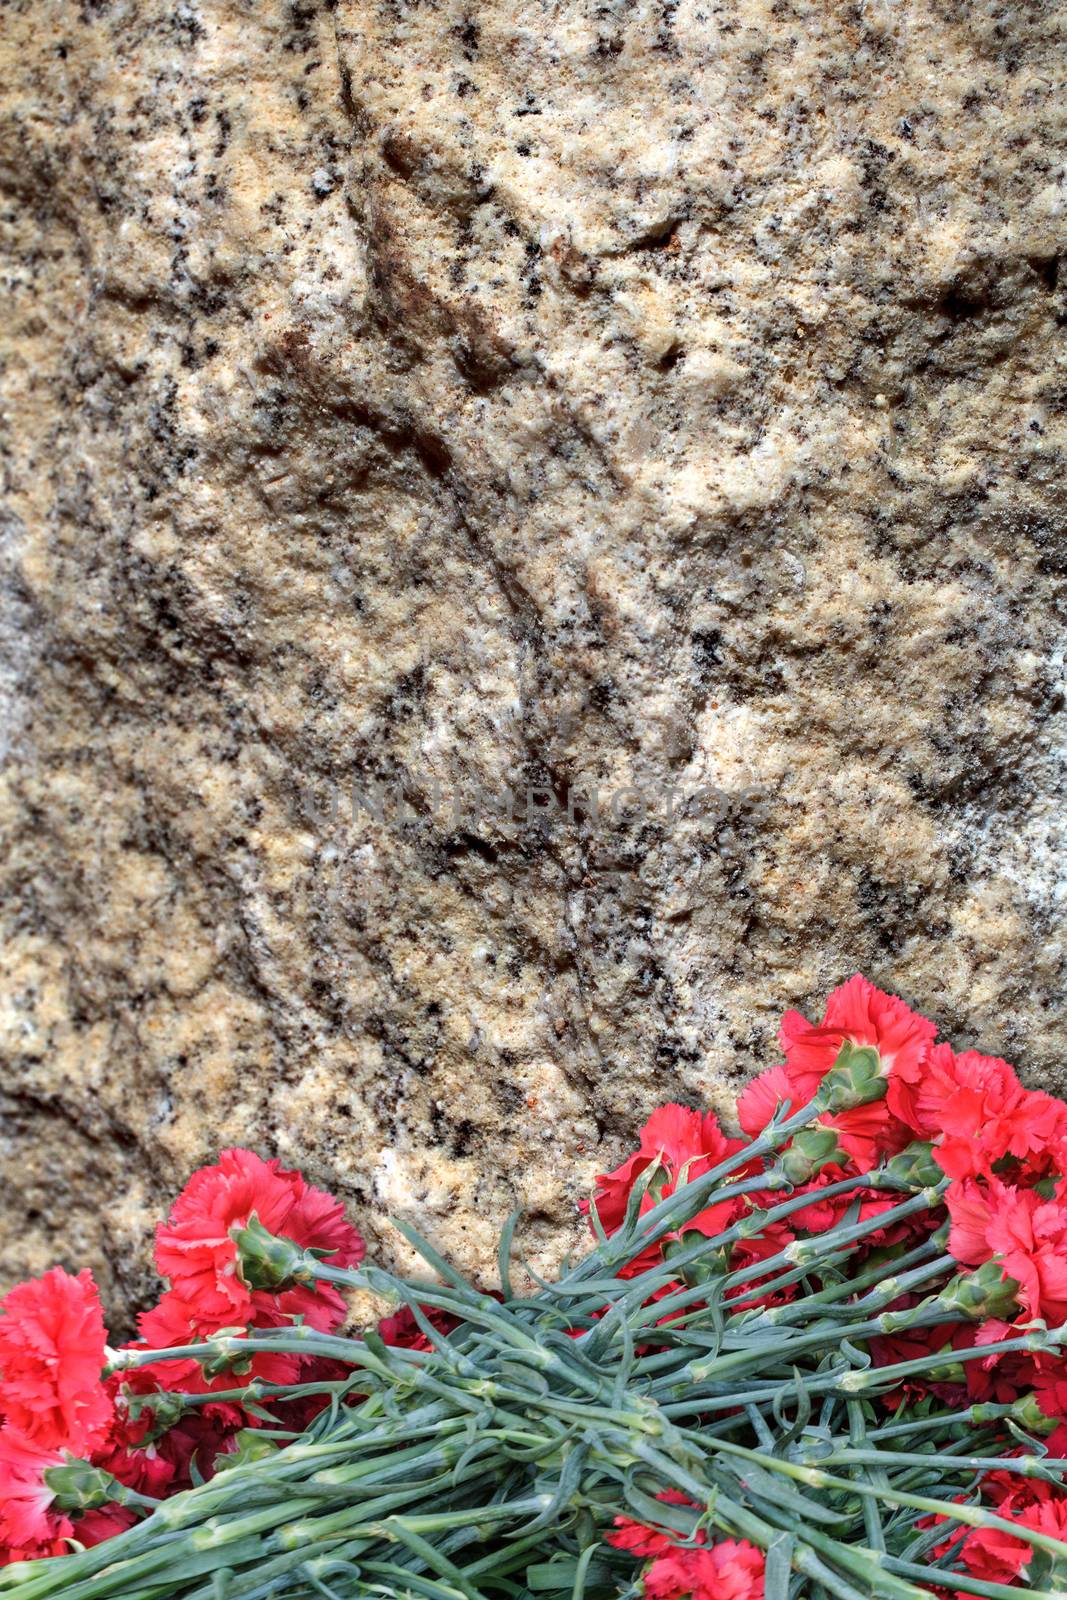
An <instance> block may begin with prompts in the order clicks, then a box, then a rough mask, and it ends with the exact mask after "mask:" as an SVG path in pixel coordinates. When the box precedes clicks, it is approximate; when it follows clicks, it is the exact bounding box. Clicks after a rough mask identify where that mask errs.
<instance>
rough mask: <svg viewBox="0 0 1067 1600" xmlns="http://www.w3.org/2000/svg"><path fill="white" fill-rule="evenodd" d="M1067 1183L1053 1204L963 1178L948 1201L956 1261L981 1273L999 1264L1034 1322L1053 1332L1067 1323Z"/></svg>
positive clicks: (1033, 1193)
mask: <svg viewBox="0 0 1067 1600" xmlns="http://www.w3.org/2000/svg"><path fill="white" fill-rule="evenodd" d="M1065 1198H1067V1182H1061V1183H1060V1184H1059V1185H1058V1186H1057V1188H1056V1191H1055V1194H1054V1195H1053V1197H1052V1199H1051V1200H1046V1199H1045V1198H1043V1196H1042V1195H1040V1194H1039V1193H1038V1192H1037V1190H1036V1189H1017V1188H1015V1187H1014V1186H1013V1185H1011V1184H1007V1183H1001V1181H1000V1180H999V1179H998V1178H988V1179H986V1180H984V1181H983V1182H978V1181H977V1180H976V1179H974V1178H964V1179H963V1180H962V1181H960V1182H957V1183H954V1184H953V1185H952V1187H951V1188H950V1189H949V1191H948V1193H947V1195H946V1196H945V1200H946V1203H947V1205H948V1210H949V1215H950V1217H951V1219H952V1228H951V1231H950V1233H949V1243H948V1247H949V1249H950V1250H951V1252H952V1254H953V1255H954V1256H955V1257H956V1260H957V1261H960V1262H962V1263H963V1264H964V1265H965V1266H969V1267H977V1266H981V1264H982V1263H983V1262H985V1261H992V1260H993V1259H994V1258H995V1259H996V1260H998V1261H999V1262H1000V1264H1001V1268H1002V1270H1003V1274H1004V1276H1005V1277H1006V1278H1014V1279H1015V1281H1016V1283H1018V1285H1019V1302H1020V1304H1021V1305H1022V1306H1023V1307H1024V1308H1025V1309H1026V1311H1027V1312H1028V1313H1029V1314H1030V1316H1031V1317H1044V1318H1045V1319H1046V1320H1047V1321H1048V1322H1050V1323H1052V1324H1053V1325H1054V1326H1059V1325H1060V1324H1061V1323H1062V1322H1064V1321H1067V1208H1065V1205H1064V1201H1065Z"/></svg>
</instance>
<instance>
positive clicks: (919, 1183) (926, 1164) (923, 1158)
mask: <svg viewBox="0 0 1067 1600" xmlns="http://www.w3.org/2000/svg"><path fill="white" fill-rule="evenodd" d="M885 1172H886V1175H887V1176H888V1177H890V1178H895V1179H896V1180H897V1181H898V1182H899V1183H901V1184H903V1185H904V1186H905V1187H906V1188H908V1189H914V1190H916V1191H918V1190H920V1189H930V1188H936V1187H937V1185H938V1184H939V1183H940V1182H941V1181H942V1179H943V1178H944V1176H945V1174H944V1173H943V1172H942V1171H941V1168H940V1167H939V1166H938V1164H937V1162H936V1161H935V1160H934V1147H933V1145H932V1144H929V1143H928V1142H927V1141H926V1140H923V1139H916V1140H915V1141H914V1142H913V1143H912V1144H909V1145H908V1147H907V1149H906V1150H902V1151H901V1152H900V1154H899V1155H896V1156H894V1157H893V1159H892V1161H889V1162H887V1163H886V1166H885Z"/></svg>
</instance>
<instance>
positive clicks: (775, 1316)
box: [747, 1239, 959, 1329]
mask: <svg viewBox="0 0 1067 1600" xmlns="http://www.w3.org/2000/svg"><path fill="white" fill-rule="evenodd" d="M913 1266H914V1274H915V1278H914V1281H915V1282H916V1283H922V1282H924V1281H925V1275H926V1274H929V1276H932V1277H936V1276H937V1273H938V1272H942V1271H943V1272H953V1273H954V1272H957V1271H958V1270H959V1262H958V1261H957V1260H956V1258H955V1257H954V1256H950V1255H946V1254H944V1253H942V1252H941V1251H939V1249H938V1247H937V1245H936V1244H934V1243H933V1242H932V1241H931V1240H929V1239H927V1240H924V1241H923V1243H922V1244H919V1245H916V1246H915V1248H914V1249H913V1250H909V1251H907V1252H906V1254H904V1255H902V1256H899V1257H898V1258H897V1259H895V1260H894V1261H892V1262H890V1263H887V1262H885V1261H879V1262H877V1263H876V1264H875V1265H874V1266H872V1267H868V1268H867V1269H866V1271H865V1272H857V1273H856V1275H855V1277H853V1278H846V1279H843V1280H842V1282H840V1283H833V1284H829V1285H828V1286H827V1287H826V1288H825V1289H819V1290H816V1292H815V1293H814V1294H809V1295H804V1296H803V1297H801V1298H799V1299H796V1300H791V1301H789V1303H788V1304H787V1305H783V1306H769V1307H767V1308H766V1310H761V1311H759V1312H754V1313H750V1316H751V1318H752V1320H751V1321H750V1322H749V1323H748V1324H747V1326H748V1327H749V1328H752V1329H757V1328H762V1327H780V1326H782V1325H783V1324H786V1323H790V1322H802V1321H803V1320H804V1318H805V1317H807V1316H809V1315H810V1314H811V1313H812V1312H817V1311H819V1310H822V1309H824V1308H827V1307H832V1306H834V1305H836V1304H837V1303H838V1302H839V1301H841V1300H851V1299H852V1298H853V1297H854V1296H855V1295H856V1294H857V1293H858V1292H859V1291H860V1290H863V1289H867V1288H869V1287H870V1286H871V1285H874V1286H875V1290H874V1296H876V1297H877V1298H878V1299H883V1298H884V1299H885V1300H886V1301H887V1302H888V1301H889V1300H895V1299H896V1297H897V1295H898V1294H903V1293H906V1292H907V1289H908V1288H909V1287H911V1282H910V1280H911V1279H912V1277H913V1274H912V1272H911V1271H910V1270H908V1269H910V1268H912V1267H913ZM887 1271H889V1272H890V1274H891V1275H890V1276H888V1277H887V1276H886V1274H887ZM773 1288H774V1285H773V1284H769V1285H768V1286H767V1290H768V1292H769V1291H770V1290H771V1289H773ZM868 1298H872V1297H871V1296H869V1297H868ZM855 1303H856V1304H857V1305H863V1304H865V1303H866V1302H865V1301H864V1300H863V1299H860V1300H857V1301H856V1302H855Z"/></svg>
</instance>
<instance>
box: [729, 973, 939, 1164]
mask: <svg viewBox="0 0 1067 1600" xmlns="http://www.w3.org/2000/svg"><path fill="white" fill-rule="evenodd" d="M936 1031H937V1030H936V1028H935V1027H934V1024H933V1023H932V1022H929V1021H928V1020H927V1019H926V1018H925V1017H923V1016H920V1015H919V1013H918V1012H916V1011H912V1009H911V1008H910V1006H908V1005H907V1004H905V1002H904V1001H903V1000H901V999H900V998H899V997H898V996H896V995H891V994H885V993H884V992H883V991H882V990H881V989H876V988H875V986H874V984H873V983H870V982H869V981H868V980H867V979H866V978H864V977H862V976H861V975H860V974H859V973H856V974H855V976H854V977H851V978H849V980H848V982H847V983H843V984H842V985H841V986H840V988H837V989H835V990H834V991H833V993H832V994H831V995H830V997H829V999H828V1000H827V1002H826V1011H825V1014H824V1016H823V1019H822V1021H821V1022H818V1023H812V1022H809V1021H808V1019H807V1018H806V1017H805V1016H802V1015H801V1013H800V1012H799V1011H787V1012H786V1014H785V1016H784V1017H783V1018H782V1025H781V1028H780V1030H779V1039H780V1042H781V1045H782V1049H783V1051H784V1053H785V1062H784V1064H783V1065H782V1066H777V1067H772V1068H771V1069H770V1071H769V1072H764V1073H761V1074H760V1076H759V1077H758V1078H756V1079H755V1080H754V1082H752V1083H750V1084H749V1086H748V1087H747V1088H746V1089H745V1091H744V1093H743V1094H742V1095H741V1099H740V1101H739V1103H738V1108H737V1114H738V1120H739V1121H740V1123H741V1126H742V1128H744V1130H745V1132H746V1133H747V1134H749V1135H750V1137H752V1138H756V1137H757V1136H758V1135H759V1134H760V1133H762V1132H763V1129H764V1128H765V1127H766V1126H767V1123H768V1122H769V1121H770V1118H771V1116H772V1114H773V1112H774V1109H775V1107H776V1105H777V1104H778V1103H779V1102H780V1101H786V1100H788V1101H789V1102H790V1105H791V1109H792V1110H793V1111H799V1110H800V1109H801V1107H802V1106H805V1105H807V1104H808V1102H809V1101H810V1100H812V1099H813V1097H814V1095H815V1093H816V1091H817V1090H818V1088H819V1085H820V1084H821V1083H822V1080H823V1079H824V1078H825V1076H826V1074H827V1073H828V1072H829V1071H830V1069H831V1067H833V1066H834V1064H835V1062H836V1061H837V1058H838V1056H839V1055H840V1053H841V1050H842V1047H843V1046H844V1045H846V1044H850V1045H853V1046H855V1047H856V1048H858V1049H864V1048H867V1049H872V1050H874V1051H875V1052H876V1053H877V1056H878V1060H879V1063H880V1070H881V1074H882V1076H883V1077H885V1078H886V1080H887V1089H886V1096H885V1098H884V1099H881V1100H875V1101H871V1102H869V1103H868V1104H866V1105H859V1106H855V1107H854V1108H852V1109H850V1110H847V1111H840V1112H836V1113H834V1114H832V1115H828V1114H824V1115H822V1116H821V1117H820V1118H819V1122H820V1123H821V1124H822V1125H823V1126H824V1127H828V1128H833V1129H834V1131H835V1133H836V1134H837V1138H838V1143H839V1145H840V1147H841V1150H842V1152H843V1153H844V1154H845V1155H846V1156H847V1157H849V1158H850V1160H851V1161H852V1162H853V1164H854V1165H855V1166H856V1167H857V1168H858V1169H859V1171H861V1172H868V1171H870V1169H871V1168H872V1167H874V1166H876V1165H877V1164H878V1162H879V1161H880V1160H881V1159H882V1158H883V1157H884V1156H892V1155H896V1154H897V1153H898V1152H899V1151H901V1150H903V1149H904V1148H905V1146H906V1145H907V1144H909V1143H910V1141H911V1139H912V1137H913V1134H912V1126H911V1124H910V1123H909V1122H908V1121H907V1119H906V1118H905V1117H904V1116H903V1113H902V1111H901V1108H900V1102H901V1099H902V1096H901V1092H900V1089H899V1085H901V1084H903V1085H905V1086H908V1085H910V1084H911V1083H912V1082H913V1081H915V1082H917V1081H918V1079H919V1078H920V1076H921V1073H922V1070H923V1066H924V1063H925V1061H926V1057H927V1055H928V1053H929V1050H930V1046H931V1045H932V1043H933V1040H934V1035H935V1033H936ZM895 1085H897V1086H898V1087H897V1088H896V1089H895V1088H894V1086H895Z"/></svg>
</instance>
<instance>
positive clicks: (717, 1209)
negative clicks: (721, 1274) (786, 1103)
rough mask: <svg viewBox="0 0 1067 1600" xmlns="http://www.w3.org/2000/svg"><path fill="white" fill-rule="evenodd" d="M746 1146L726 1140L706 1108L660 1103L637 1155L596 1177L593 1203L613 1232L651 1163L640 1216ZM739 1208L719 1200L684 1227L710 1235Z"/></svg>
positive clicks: (639, 1263)
mask: <svg viewBox="0 0 1067 1600" xmlns="http://www.w3.org/2000/svg"><path fill="white" fill-rule="evenodd" d="M744 1144H745V1141H744V1140H743V1139H728V1138H727V1137H726V1135H725V1134H724V1133H723V1131H722V1129H721V1128H720V1127H719V1122H718V1118H717V1117H716V1116H715V1115H714V1114H713V1113H712V1112H710V1111H709V1112H700V1111H693V1110H691V1109H690V1108H689V1107H688V1106H680V1105H673V1104H672V1105H665V1106H660V1108H659V1110H658V1111H654V1112H653V1113H652V1115H651V1116H650V1117H649V1119H648V1121H647V1122H646V1123H645V1125H644V1127H643V1128H642V1129H641V1133H640V1145H639V1147H638V1149H637V1150H636V1151H635V1153H634V1154H633V1155H632V1156H630V1157H629V1159H628V1160H626V1161H624V1162H623V1164H622V1166H621V1167H616V1169H615V1171H614V1172H609V1173H604V1174H602V1175H601V1176H600V1177H598V1178H597V1180H596V1182H597V1187H596V1192H595V1194H594V1196H593V1201H592V1204H593V1205H594V1206H595V1207H596V1211H597V1215H598V1217H599V1218H600V1221H601V1223H602V1224H603V1227H604V1231H605V1232H606V1233H609V1234H611V1233H615V1232H617V1231H618V1229H619V1228H621V1227H622V1224H623V1220H624V1218H625V1216H626V1208H627V1205H628V1203H629V1199H630V1194H631V1192H632V1190H633V1188H634V1185H635V1184H636V1183H637V1181H638V1179H639V1178H641V1177H642V1176H643V1175H644V1174H645V1173H646V1172H647V1171H648V1169H649V1168H650V1167H652V1166H656V1167H658V1169H659V1171H658V1173H657V1175H656V1176H655V1177H654V1179H653V1181H652V1182H651V1183H650V1185H649V1186H648V1188H646V1190H645V1192H644V1194H643V1195H642V1197H641V1205H640V1215H641V1216H644V1215H645V1214H646V1213H647V1212H649V1211H651V1210H652V1209H653V1207H654V1206H655V1205H657V1204H658V1202H659V1201H660V1200H663V1199H666V1197H667V1196H668V1195H672V1194H673V1193H674V1192H675V1189H676V1188H678V1187H679V1186H681V1185H682V1184H684V1183H689V1182H692V1180H693V1179H694V1178H699V1177H702V1176H703V1174H704V1173H706V1172H710V1171H711V1170H712V1168H713V1167H716V1166H718V1164H719V1162H721V1161H725V1160H726V1158H727V1157H728V1156H732V1155H735V1154H736V1153H737V1151H739V1150H742V1149H743V1148H744ZM740 1175H741V1174H740V1173H738V1174H735V1176H738V1177H740ZM742 1208H743V1203H742V1202H740V1201H737V1200H726V1201H720V1202H719V1203H718V1204H717V1205H713V1206H708V1207H707V1208H705V1210H703V1211H701V1212H699V1213H698V1214H697V1215H696V1216H695V1217H693V1219H692V1220H691V1221H689V1222H687V1223H686V1225H685V1229H686V1231H693V1232H696V1233H703V1234H706V1235H708V1237H712V1236H713V1235H715V1234H717V1233H719V1232H721V1231H722V1229H723V1228H725V1227H728V1226H729V1224H730V1222H731V1221H732V1219H733V1217H734V1216H735V1215H737V1214H739V1211H740V1209H742ZM676 1237H677V1234H675V1233H671V1234H665V1235H664V1237H663V1238H662V1239H661V1240H659V1241H658V1242H657V1243H656V1244H655V1245H651V1246H649V1248H648V1249H647V1250H644V1251H642V1253H641V1255H640V1256H639V1257H637V1258H636V1259H635V1260H634V1261H631V1262H629V1263H627V1265H626V1266H625V1267H624V1268H623V1269H622V1271H621V1273H620V1276H623V1277H627V1276H633V1275H635V1274H636V1273H639V1272H641V1271H643V1270H644V1268H646V1267H647V1266H649V1265H650V1264H651V1263H652V1262H654V1261H655V1260H656V1259H657V1257H658V1256H659V1254H660V1251H661V1250H662V1247H663V1245H665V1244H666V1243H667V1242H668V1240H669V1239H672V1238H676Z"/></svg>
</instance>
